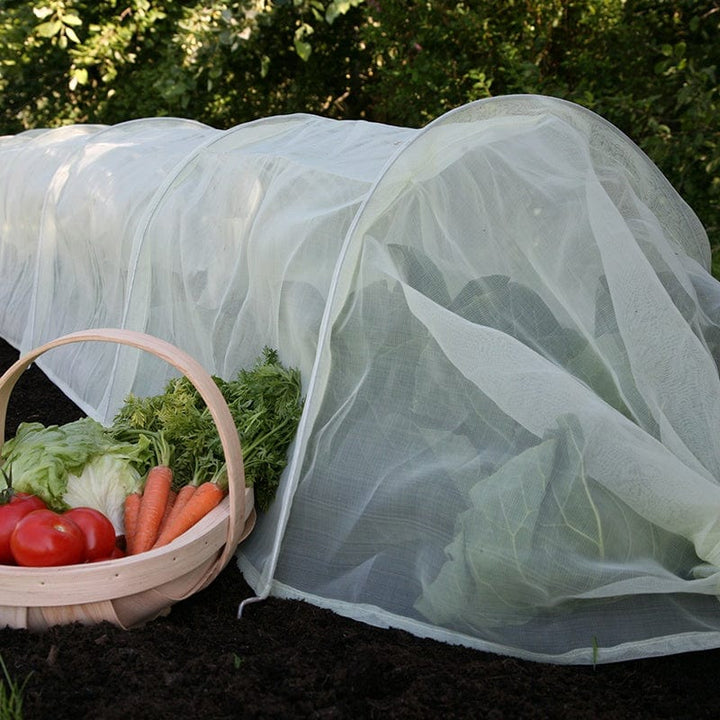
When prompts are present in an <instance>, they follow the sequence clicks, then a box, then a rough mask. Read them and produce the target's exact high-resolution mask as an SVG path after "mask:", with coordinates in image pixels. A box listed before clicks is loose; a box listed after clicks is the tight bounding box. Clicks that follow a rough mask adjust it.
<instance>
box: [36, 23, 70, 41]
mask: <svg viewBox="0 0 720 720" xmlns="http://www.w3.org/2000/svg"><path fill="white" fill-rule="evenodd" d="M62 26H63V25H62V23H61V22H60V21H59V20H51V21H49V22H44V23H40V24H39V25H38V26H37V27H36V28H35V32H36V33H37V34H38V35H39V36H40V37H46V38H50V37H54V36H55V35H57V34H58V33H59V32H60V31H61V30H62Z"/></svg>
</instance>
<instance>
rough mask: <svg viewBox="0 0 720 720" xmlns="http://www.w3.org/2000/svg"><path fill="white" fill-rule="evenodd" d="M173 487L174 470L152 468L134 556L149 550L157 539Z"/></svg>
mask: <svg viewBox="0 0 720 720" xmlns="http://www.w3.org/2000/svg"><path fill="white" fill-rule="evenodd" d="M171 485H172V470H171V469H170V468H169V467H168V466H167V465H155V466H153V467H152V468H150V472H148V475H147V479H146V480H145V489H144V490H143V494H142V501H141V502H140V512H139V513H138V522H137V532H136V533H135V537H134V542H133V554H137V553H141V552H145V551H146V550H149V549H150V548H151V547H152V546H153V544H154V543H155V540H156V539H157V535H158V529H159V527H160V523H161V522H162V519H163V515H164V514H165V506H166V505H167V502H168V497H169V495H170V486H171Z"/></svg>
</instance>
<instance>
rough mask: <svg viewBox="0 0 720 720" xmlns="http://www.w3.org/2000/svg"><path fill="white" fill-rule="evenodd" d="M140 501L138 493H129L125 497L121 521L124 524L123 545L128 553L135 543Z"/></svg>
mask: <svg viewBox="0 0 720 720" xmlns="http://www.w3.org/2000/svg"><path fill="white" fill-rule="evenodd" d="M140 502H141V496H140V493H130V495H128V496H127V497H126V498H125V507H124V512H123V523H124V525H125V546H126V551H127V554H128V555H130V554H131V553H132V549H133V547H134V545H135V535H136V533H137V522H138V513H139V512H140Z"/></svg>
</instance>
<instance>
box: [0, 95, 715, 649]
mask: <svg viewBox="0 0 720 720" xmlns="http://www.w3.org/2000/svg"><path fill="white" fill-rule="evenodd" d="M0 212H2V215H1V216H0V228H1V232H2V235H1V236H0V273H1V274H2V285H1V286H0V294H1V296H2V297H0V301H1V302H2V305H0V319H1V321H2V322H1V326H0V333H2V335H3V337H5V338H6V339H8V340H9V341H10V342H12V343H13V344H15V345H16V346H18V347H20V348H21V349H29V348H31V347H35V346H37V345H39V344H41V343H42V342H44V341H46V340H49V339H52V338H53V337H56V336H58V335H61V334H63V333H65V332H69V331H72V330H77V329H80V328H85V327H98V326H127V327H131V328H134V329H138V330H144V331H147V332H149V333H151V334H154V335H157V336H160V337H163V338H166V339H168V340H170V341H171V342H174V343H175V344H177V345H179V346H180V347H182V348H183V349H185V350H187V351H188V352H190V353H191V354H193V355H195V356H196V357H197V358H198V359H199V360H200V361H201V362H203V364H204V365H205V366H206V367H207V368H208V369H209V370H210V371H212V372H215V373H217V374H219V375H222V376H224V377H230V376H232V375H233V374H234V373H235V372H236V371H237V370H238V369H239V368H240V367H243V366H247V365H248V364H250V363H251V362H252V361H254V359H255V358H256V357H257V356H258V354H259V353H260V350H261V348H262V346H263V345H266V344H267V345H271V346H274V347H277V348H279V351H280V356H281V358H282V360H283V361H284V362H286V363H288V364H292V365H296V366H298V367H299V368H300V370H301V372H302V375H303V378H304V385H305V388H304V389H305V392H306V395H307V399H306V405H305V411H304V414H303V418H302V421H301V425H300V429H299V432H298V436H297V439H296V442H295V444H294V446H293V450H292V455H291V458H290V463H289V466H288V468H287V470H286V472H285V474H284V476H283V482H282V484H281V488H280V492H279V495H278V497H277V499H276V501H275V503H274V505H273V506H272V508H271V509H270V511H269V512H268V513H267V514H265V515H264V516H262V517H261V518H260V519H259V522H258V526H257V528H256V529H255V531H254V532H253V534H252V535H251V537H250V538H249V539H248V540H247V541H246V542H245V543H243V545H242V546H241V548H240V551H239V554H238V562H239V566H240V568H241V569H242V571H243V573H244V575H245V577H246V579H247V580H248V582H249V583H250V584H251V585H252V586H253V588H254V589H255V591H256V592H257V593H258V595H259V596H263V595H266V594H275V595H281V596H288V597H300V598H305V599H307V600H309V601H311V602H314V603H317V604H320V605H324V606H327V607H330V608H332V609H334V610H336V611H338V612H341V613H344V614H347V615H350V616H351V617H355V618H358V619H360V620H364V621H367V622H372V623H377V624H382V625H390V626H396V627H402V628H406V629H408V630H411V631H412V632H415V633H417V634H421V635H429V636H432V637H435V638H438V639H441V640H446V641H449V642H459V643H464V644H468V645H471V646H474V647H478V648H481V649H487V650H492V651H496V652H502V653H509V654H513V655H517V656H521V657H527V658H533V659H538V660H547V661H553V662H568V663H590V662H595V661H598V662H604V661H611V660H619V659H627V658H633V657H641V656H645V655H653V654H660V653H668V652H680V651H684V650H691V649H697V648H701V647H717V646H720V604H719V603H718V592H719V591H720V570H719V567H720V486H719V485H718V479H719V478H720V441H719V440H718V432H717V429H718V427H720V422H719V421H720V379H719V376H718V366H717V360H718V357H719V346H718V341H719V338H720V334H719V327H718V324H719V321H720V285H718V283H717V282H716V281H715V280H714V279H713V278H712V277H711V276H710V274H709V271H708V268H709V260H710V253H709V246H708V242H707V238H706V236H705V233H704V231H703V229H702V227H701V225H700V223H699V222H698V220H697V218H696V217H695V215H694V214H693V213H692V211H691V210H690V209H689V208H688V207H687V205H686V204H685V203H684V202H683V201H682V200H681V198H680V197H679V196H678V195H677V194H676V193H675V191H674V190H673V189H672V188H671V186H670V185H669V184H668V182H667V181H666V180H665V178H664V177H663V176H662V175H661V174H660V172H659V171H658V170H657V168H656V167H655V166H654V165H653V164H652V163H651V162H650V161H649V160H648V159H647V158H646V157H645V156H644V155H643V154H642V153H641V152H640V151H639V150H638V149H637V147H636V146H635V145H634V144H633V143H632V142H631V141H630V140H629V139H628V138H627V137H625V136H624V135H622V134H621V133H620V132H618V131H617V130H616V129H615V128H614V127H612V126H611V125H609V124H608V123H606V122H605V121H603V120H602V119H601V118H599V117H597V116H596V115H593V114H592V113H590V112H588V111H587V110H584V109H582V108H580V107H579V106H576V105H572V104H569V103H566V102H563V101H560V100H556V99H551V98H543V97H536V96H514V97H501V98H494V99H490V100H483V101H479V102H477V103H473V104H470V105H467V106H464V107H462V108H458V109H457V110H455V111H453V112H450V113H448V114H447V115H445V116H443V117H441V118H439V119H438V120H436V121H435V122H434V123H431V124H430V125H428V126H427V127H426V128H424V129H422V130H411V129H406V128H395V127H389V126H384V125H377V124H372V123H363V122H350V121H342V122H339V121H333V120H327V119H323V118H318V117H311V116H306V115H292V116H286V117H277V118H269V119H267V120H262V121H257V122H254V123H249V124H247V125H241V126H238V127H236V128H233V129H231V130H229V131H225V132H221V131H219V130H215V129H211V128H208V127H206V126H203V125H200V124H197V123H193V122H189V121H183V120H175V119H148V120H138V121H133V122H130V123H124V124H121V125H117V126H113V127H86V126H78V127H73V128H64V129H58V130H48V131H42V132H31V133H26V134H23V135H19V136H16V137H13V138H3V139H0ZM63 350H64V349H63ZM43 369H45V371H46V372H47V373H48V374H49V375H50V377H51V378H52V379H53V380H55V381H56V382H57V383H58V384H59V385H60V387H61V388H63V389H64V390H65V392H67V393H68V395H69V396H70V397H72V398H73V399H74V400H75V401H76V402H78V404H80V405H81V407H83V408H84V409H85V410H86V411H87V412H88V413H90V414H91V415H93V416H94V417H96V418H98V419H100V420H103V421H108V420H109V419H111V418H112V416H113V414H114V411H115V409H116V408H117V407H118V405H119V404H120V402H121V401H122V399H123V398H124V397H125V395H126V394H127V393H128V392H130V391H133V392H136V393H141V394H144V393H151V392H153V393H154V392H157V391H158V390H159V389H160V388H161V386H162V384H163V383H164V381H165V379H166V375H165V373H166V372H167V370H166V368H165V367H163V366H161V364H159V363H157V364H156V363H154V362H153V361H152V360H151V359H148V358H145V357H140V356H138V355H137V354H135V353H134V352H133V351H131V350H127V349H116V348H103V347H100V348H98V347H95V346H89V345H88V346H84V347H83V346H80V347H78V348H73V349H72V350H70V349H68V351H67V352H61V351H57V352H56V353H55V354H53V355H52V356H47V359H45V357H44V364H43Z"/></svg>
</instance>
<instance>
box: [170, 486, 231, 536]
mask: <svg viewBox="0 0 720 720" xmlns="http://www.w3.org/2000/svg"><path fill="white" fill-rule="evenodd" d="M224 495H225V491H224V490H223V489H222V488H221V487H220V486H219V485H218V484H217V483H214V482H204V483H201V484H200V485H198V487H197V490H195V492H194V493H193V494H192V495H191V496H190V499H189V500H188V501H187V503H186V504H185V506H184V507H183V508H182V510H181V511H180V512H179V513H178V514H177V515H176V516H175V518H174V519H173V521H172V524H171V523H170V522H168V524H167V526H166V527H165V532H164V533H163V534H164V538H163V542H162V543H160V541H159V540H158V543H157V545H156V547H160V546H161V545H167V544H168V543H169V542H171V541H173V540H174V539H175V538H176V537H179V536H180V535H182V534H183V533H184V532H185V531H186V530H188V529H189V528H191V527H192V526H193V525H194V524H195V523H196V522H197V521H198V520H200V519H201V518H203V517H204V516H205V515H207V514H208V513H209V512H210V511H211V510H212V509H213V508H214V507H215V506H216V505H218V504H219V503H220V501H221V500H222V499H223V497H224Z"/></svg>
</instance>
